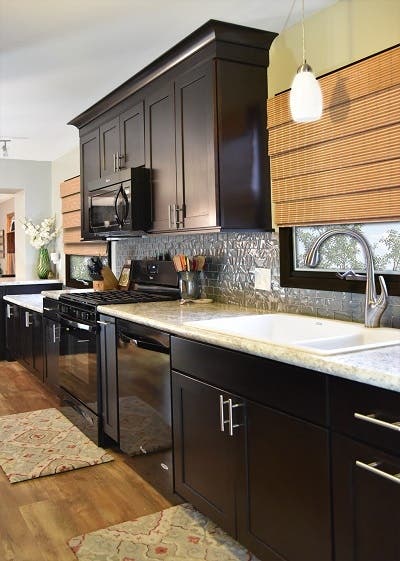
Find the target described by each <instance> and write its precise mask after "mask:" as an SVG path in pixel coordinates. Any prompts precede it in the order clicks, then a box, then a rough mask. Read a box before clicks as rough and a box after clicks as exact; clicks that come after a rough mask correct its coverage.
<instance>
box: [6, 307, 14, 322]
mask: <svg viewBox="0 0 400 561" xmlns="http://www.w3.org/2000/svg"><path fill="white" fill-rule="evenodd" d="M13 317H14V315H13V314H11V306H10V304H7V318H8V319H11V318H13Z"/></svg>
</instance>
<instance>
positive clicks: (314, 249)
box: [304, 228, 388, 327]
mask: <svg viewBox="0 0 400 561" xmlns="http://www.w3.org/2000/svg"><path fill="white" fill-rule="evenodd" d="M336 235H346V236H350V237H351V238H354V239H355V240H357V241H358V242H359V244H360V245H361V248H362V250H363V253H364V257H365V262H366V275H357V274H356V273H354V272H353V271H347V272H346V273H343V274H340V273H337V275H338V276H339V278H342V279H345V280H365V281H367V283H366V287H365V327H379V322H380V319H381V316H382V314H383V312H384V311H385V310H386V308H387V305H388V302H387V298H388V292H387V288H386V283H385V279H384V278H383V277H382V276H381V275H379V277H378V278H379V283H380V285H381V293H380V295H379V296H378V295H377V294H376V288H375V270H374V261H373V256H372V249H371V246H370V245H369V243H368V242H367V240H366V239H365V238H364V236H362V235H361V234H359V233H358V232H356V231H355V230H350V229H348V228H343V229H342V228H333V229H332V230H328V231H326V232H324V233H323V234H321V235H320V236H319V238H318V239H317V240H316V241H315V242H314V243H313V245H312V246H311V247H310V249H309V250H308V252H307V254H306V256H305V260H304V261H305V264H306V265H307V267H316V266H317V265H318V263H319V260H320V255H319V248H320V246H321V245H322V244H323V243H324V242H325V241H326V240H327V239H328V238H330V237H331V236H336Z"/></svg>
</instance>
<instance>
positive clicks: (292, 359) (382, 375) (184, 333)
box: [98, 303, 400, 392]
mask: <svg viewBox="0 0 400 561" xmlns="http://www.w3.org/2000/svg"><path fill="white" fill-rule="evenodd" d="M162 304H164V307H165V306H166V303H162ZM169 304H170V305H171V303H169ZM124 306H125V309H124ZM134 306H135V308H136V307H137V306H140V307H137V308H136V310H135V312H133V311H132V309H130V308H129V304H123V305H108V306H99V307H98V312H100V313H104V314H107V315H110V316H113V317H116V318H119V319H125V320H127V321H132V322H136V323H140V324H142V325H146V326H148V327H153V328H155V329H160V330H161V331H165V332H168V333H170V334H171V335H177V336H181V337H185V338H187V339H191V340H194V341H199V342H202V343H208V344H212V345H216V346H219V347H223V348H226V349H230V350H234V351H239V352H244V353H247V354H252V355H255V356H260V357H263V358H267V359H271V360H276V361H279V362H285V363H287V364H292V365H294V366H299V367H302V368H306V369H309V370H313V371H316V372H322V373H324V374H329V375H333V376H338V377H340V378H346V379H348V380H353V381H358V382H361V383H366V384H369V385H373V386H377V387H381V388H385V389H389V390H393V391H397V392H399V391H400V370H399V369H397V370H395V369H394V367H393V368H392V370H389V371H388V369H387V367H385V365H384V363H385V360H384V359H385V358H386V359H387V360H388V361H389V360H390V356H391V355H397V354H398V355H399V357H400V345H395V346H391V347H384V348H380V349H371V350H366V351H358V352H352V353H343V354H337V355H334V356H329V357H327V356H320V355H314V354H311V353H306V352H304V351H300V350H294V349H292V348H289V347H286V346H283V345H276V344H272V343H264V342H260V341H254V340H250V339H244V338H242V337H238V336H234V335H224V334H221V333H215V332H211V331H206V330H204V329H200V328H195V327H193V326H188V325H183V321H182V319H181V320H180V321H173V320H171V319H162V317H160V314H157V308H158V309H160V304H139V305H138V304H135V305H134ZM150 306H153V309H151V308H149V307H150ZM192 306H195V305H192ZM206 306H207V305H206V304H204V305H201V307H202V308H203V310H204V309H205V307H206ZM199 308H200V306H197V307H196V308H192V311H194V312H195V313H196V312H197V311H200V310H199ZM128 310H129V311H128ZM171 310H172V308H171ZM234 311H235V312H236V313H235V315H249V314H252V313H254V312H255V313H259V311H257V310H255V311H253V310H249V309H246V310H244V309H239V308H237V309H234V308H233V307H232V309H230V310H228V309H227V307H226V306H224V305H221V312H222V313H221V315H224V316H225V317H227V316H229V315H233V314H232V312H234ZM230 312H231V313H230ZM263 313H266V312H263ZM175 314H176V315H178V310H175ZM184 319H185V321H190V320H189V319H188V318H184ZM374 360H375V362H376V363H377V364H378V365H379V368H378V367H375V366H373V364H374ZM396 360H397V359H396V358H394V359H393V361H391V360H390V364H392V362H394V363H396ZM399 363H400V361H399V362H398V364H399ZM371 365H372V366H371Z"/></svg>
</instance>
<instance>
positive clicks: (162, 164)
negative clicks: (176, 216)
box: [146, 84, 176, 231]
mask: <svg viewBox="0 0 400 561" xmlns="http://www.w3.org/2000/svg"><path fill="white" fill-rule="evenodd" d="M174 119H175V114H174V91H173V87H172V86H171V85H170V84H166V85H162V86H161V87H159V88H157V87H156V88H152V92H151V93H150V94H149V95H148V96H147V98H146V140H147V143H146V154H147V161H146V167H148V168H149V169H151V182H152V220H153V229H154V230H158V231H163V230H170V229H171V228H172V226H171V220H172V219H173V217H172V208H171V203H172V202H174V201H175V200H176V162H175V122H174Z"/></svg>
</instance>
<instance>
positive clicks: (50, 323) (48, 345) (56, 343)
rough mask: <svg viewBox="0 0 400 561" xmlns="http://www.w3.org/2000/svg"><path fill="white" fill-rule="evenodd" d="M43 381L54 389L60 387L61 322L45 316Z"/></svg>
mask: <svg viewBox="0 0 400 561" xmlns="http://www.w3.org/2000/svg"><path fill="white" fill-rule="evenodd" d="M43 347H44V348H43V351H44V352H43V360H44V369H43V381H44V383H45V384H47V385H48V386H50V387H51V388H52V389H53V390H56V389H57V388H58V357H59V354H60V324H59V322H58V321H57V320H54V319H51V318H48V317H43Z"/></svg>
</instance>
